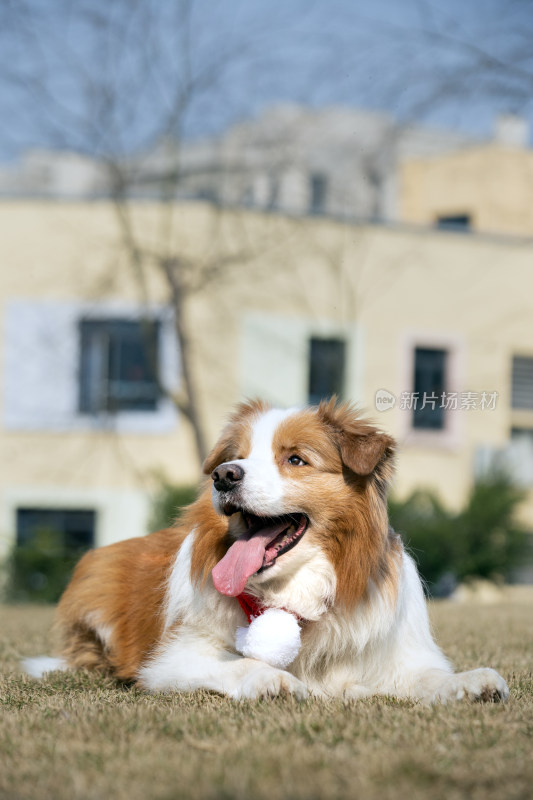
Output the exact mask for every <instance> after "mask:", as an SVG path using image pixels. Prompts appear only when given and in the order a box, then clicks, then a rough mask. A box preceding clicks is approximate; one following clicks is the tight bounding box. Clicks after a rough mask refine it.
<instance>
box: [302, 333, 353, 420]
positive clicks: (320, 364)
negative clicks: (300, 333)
mask: <svg viewBox="0 0 533 800" xmlns="http://www.w3.org/2000/svg"><path fill="white" fill-rule="evenodd" d="M345 350H346V343H345V342H344V341H343V340H342V339H319V338H312V339H311V340H310V343H309V392H308V394H309V403H311V404H315V403H319V402H320V401H321V400H323V399H324V398H327V397H331V396H332V395H333V394H337V395H339V396H340V397H342V395H343V392H344V366H345Z"/></svg>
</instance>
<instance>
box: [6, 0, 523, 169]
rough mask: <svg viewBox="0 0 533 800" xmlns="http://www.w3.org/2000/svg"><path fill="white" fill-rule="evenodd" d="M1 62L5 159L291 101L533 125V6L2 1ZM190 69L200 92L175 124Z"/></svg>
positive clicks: (440, 119)
mask: <svg viewBox="0 0 533 800" xmlns="http://www.w3.org/2000/svg"><path fill="white" fill-rule="evenodd" d="M185 19H188V21H189V22H188V25H184V20H185ZM0 52H1V53H2V60H1V62H0V63H1V64H2V65H3V66H0V116H1V118H2V120H3V121H4V124H3V125H2V126H1V130H0V159H2V160H7V159H10V158H13V157H16V156H17V154H20V152H21V151H23V150H24V149H25V148H27V147H36V146H37V147H39V146H41V147H60V148H61V147H68V148H73V149H77V150H80V151H84V152H95V153H99V154H100V155H105V154H107V153H116V152H120V153H126V152H132V151H138V150H142V149H145V148H146V147H149V146H150V145H151V144H152V143H153V142H154V141H155V140H156V139H157V138H158V137H159V136H160V135H161V131H162V130H163V129H165V130H168V131H170V132H173V133H175V134H176V135H177V134H178V133H179V134H181V135H185V136H187V137H202V136H209V135H211V134H213V133H218V132H220V131H221V130H223V129H224V128H225V127H227V126H228V125H229V124H231V123H232V122H234V121H235V120H238V119H242V118H244V117H247V116H250V115H253V114H257V113H258V112H259V111H260V110H261V109H262V108H264V107H266V106H269V105H272V104H275V103H280V102H297V103H305V104H309V105H312V106H317V107H320V106H326V105H332V104H342V105H348V106H353V107H364V108H374V109H383V110H386V111H390V112H391V113H393V114H395V115H397V116H400V117H402V118H404V119H413V120H416V121H418V122H420V121H425V122H428V123H432V124H439V125H442V126H445V127H452V128H457V129H460V130H464V131H469V132H472V133H475V134H478V135H488V133H489V132H490V127H491V124H492V121H493V118H494V116H495V114H496V113H497V112H498V111H513V112H516V113H521V114H523V115H525V116H527V117H528V118H533V114H532V105H531V97H533V3H532V2H531V0H469V2H465V1H464V0H462V2H459V0H447V2H446V3H442V2H434V0H374V2H373V3H372V4H369V3H366V2H360V1H359V0H195V1H194V2H192V1H191V2H188V0H113V2H112V3H110V2H109V0H54V1H53V2H50V0H17V1H16V2H15V1H14V0H12V2H8V1H7V0H6V2H4V3H3V4H2V5H1V7H0ZM185 52H188V53H189V58H188V59H185V58H184V57H183V54H184V53H185ZM186 72H188V74H189V75H191V76H192V77H193V79H197V80H199V81H200V85H199V88H198V89H196V90H195V91H194V92H193V95H192V98H191V99H190V100H189V101H188V102H187V103H185V104H184V106H183V109H184V111H183V113H180V114H177V115H175V117H173V114H172V110H173V108H175V100H176V97H177V96H178V94H177V93H178V90H179V87H180V81H182V80H183V79H184V74H185V73H186ZM205 73H207V75H205ZM202 75H204V78H205V81H204V82H203V83H202V80H201V78H202ZM6 123H7V124H6Z"/></svg>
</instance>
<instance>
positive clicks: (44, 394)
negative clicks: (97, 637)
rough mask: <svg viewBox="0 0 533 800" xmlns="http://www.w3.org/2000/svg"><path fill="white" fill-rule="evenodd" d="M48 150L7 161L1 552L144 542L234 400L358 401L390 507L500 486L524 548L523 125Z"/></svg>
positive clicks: (313, 115)
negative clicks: (389, 457) (385, 477)
mask: <svg viewBox="0 0 533 800" xmlns="http://www.w3.org/2000/svg"><path fill="white" fill-rule="evenodd" d="M99 35H100V34H99ZM178 127H179V126H178ZM52 143H53V145H54V146H53V147H52V146H50V139H49V137H46V136H43V137H42V141H37V140H34V141H32V142H29V143H28V145H27V146H25V147H23V148H19V149H18V150H17V153H16V155H15V156H13V157H10V158H9V159H5V160H4V163H1V164H0V197H1V198H2V199H1V202H0V263H1V264H2V267H1V271H0V309H1V315H2V327H1V333H0V353H1V367H2V369H1V413H2V416H1V421H0V451H1V453H2V460H1V462H0V558H4V559H5V558H7V557H8V555H9V553H10V552H11V549H12V547H13V546H14V545H16V544H18V545H19V546H23V545H25V544H27V543H28V542H31V541H32V540H33V539H34V538H35V536H36V535H37V533H38V532H39V531H42V530H45V529H53V530H55V531H59V532H60V534H61V537H62V538H61V541H62V542H63V543H64V545H65V548H66V549H69V548H70V549H71V550H72V551H74V550H79V549H83V548H85V547H89V546H94V545H96V546H99V545H103V544H108V543H110V542H113V541H117V540H119V539H122V538H126V537H129V536H139V535H143V534H144V533H146V532H147V530H148V528H149V526H150V524H151V519H152V517H153V515H152V506H153V500H154V497H155V496H156V495H157V492H158V491H159V489H160V486H161V484H162V483H164V484H168V485H175V486H191V485H194V484H196V483H197V481H198V476H199V474H200V471H201V463H202V460H203V458H204V457H205V455H206V452H207V451H208V449H209V447H210V446H211V445H212V444H213V443H214V441H215V438H216V436H217V435H218V433H219V431H220V427H221V426H222V425H223V423H224V419H225V418H226V416H227V414H228V413H229V411H230V410H231V408H232V407H233V406H234V405H235V403H237V402H238V401H239V400H241V399H243V398H246V397H262V398H265V399H266V400H268V401H271V402H272V403H274V404H279V405H282V406H289V405H302V404H305V403H308V402H311V403H315V402H318V401H319V400H320V399H321V398H324V397H328V396H331V395H332V394H338V395H339V396H340V397H341V398H343V399H346V400H351V401H353V402H354V403H357V404H358V405H360V406H361V407H363V408H365V409H367V410H368V412H369V414H370V416H372V417H373V418H374V420H376V421H377V422H378V423H379V424H380V425H382V426H383V427H384V428H385V429H386V430H387V431H389V432H390V433H392V434H393V435H394V436H395V437H396V438H397V439H398V442H399V456H398V474H397V478H396V482H395V485H394V493H395V495H396V496H397V497H398V498H406V497H407V496H409V495H410V494H411V493H412V492H413V491H414V490H418V489H421V488H422V489H424V488H426V489H431V490H432V491H433V492H435V493H436V495H437V496H438V497H439V498H440V500H441V501H442V503H443V504H444V505H445V506H446V507H447V508H449V509H451V510H456V511H458V510H459V509H460V508H462V507H463V505H464V504H465V502H466V500H467V498H468V495H469V492H470V490H471V488H472V486H473V485H474V483H475V482H476V480H478V479H480V478H483V476H486V475H488V474H490V473H491V471H492V472H493V471H494V470H500V471H504V472H505V473H506V474H507V475H508V476H510V478H511V479H512V481H513V482H514V483H515V484H516V485H517V486H518V487H520V488H521V489H523V490H524V492H525V501H524V502H522V504H521V505H520V509H519V514H520V518H521V520H522V523H523V525H525V526H526V528H527V529H528V530H530V531H533V489H532V487H533V280H532V272H531V270H532V263H533V211H532V209H533V152H532V150H531V149H530V130H529V121H528V118H527V116H522V115H521V114H520V113H518V112H517V111H513V113H508V112H506V113H503V112H502V111H501V109H496V111H495V113H494V114H493V121H492V129H491V131H490V133H485V134H482V133H481V132H480V131H479V130H478V131H475V130H474V131H472V130H470V131H468V130H464V129H462V130H460V129H456V130H453V129H452V128H451V127H450V128H446V127H445V126H444V125H442V124H440V125H438V126H437V125H435V124H434V123H433V124H428V122H426V121H423V120H422V121H416V120H415V121H413V119H410V120H407V121H406V120H405V119H403V120H402V121H400V119H399V118H398V116H396V115H395V114H394V113H392V112H389V111H388V110H386V109H383V110H374V109H372V110H365V109H364V108H356V107H354V105H353V104H352V105H351V106H350V105H348V104H346V103H345V104H341V103H338V102H337V103H335V104H329V105H328V104H322V105H321V106H319V107H317V106H316V104H314V105H311V104H307V105H305V104H302V103H296V102H294V101H293V102H276V103H272V104H271V105H268V104H265V105H263V106H262V107H261V108H260V109H259V110H258V111H257V113H249V114H248V115H247V116H242V115H241V117H240V118H239V119H237V120H232V121H230V122H229V123H228V124H226V125H224V126H223V127H222V129H221V130H220V131H217V132H215V133H206V132H205V131H204V132H203V133H202V135H196V136H192V137H189V138H187V137H185V138H183V137H181V136H179V135H178V133H177V132H176V130H175V129H174V128H173V127H172V125H169V126H166V127H165V126H162V128H161V130H159V135H157V136H152V137H151V140H150V142H149V145H147V146H143V147H137V148H131V147H126V148H124V150H123V151H122V152H117V151H115V150H113V149H112V148H109V149H108V150H105V151H104V150H102V147H100V146H99V147H96V146H95V147H94V148H93V150H91V148H89V147H82V146H79V147H71V146H69V139H68V137H67V138H57V137H56V139H55V141H54V142H52ZM516 575H518V573H516ZM527 575H528V573H527V570H525V571H523V572H522V573H521V577H522V578H524V577H527Z"/></svg>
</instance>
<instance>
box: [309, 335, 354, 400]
mask: <svg viewBox="0 0 533 800" xmlns="http://www.w3.org/2000/svg"><path fill="white" fill-rule="evenodd" d="M313 343H320V344H325V343H327V344H328V345H332V344H335V345H340V348H339V350H340V351H341V353H340V355H341V360H342V364H341V368H340V376H339V378H338V385H337V387H336V388H332V391H328V392H326V393H322V392H321V393H320V394H319V393H315V392H313V391H312V388H313V386H312V379H313ZM307 347H308V351H307V352H308V369H307V402H308V404H309V405H317V404H318V403H319V402H320V400H327V399H328V398H330V397H332V396H333V395H337V396H338V397H339V398H341V399H342V397H343V396H344V394H345V390H346V374H347V357H348V343H347V341H346V339H345V338H344V337H342V336H318V335H317V334H312V335H310V336H309V338H308V343H307Z"/></svg>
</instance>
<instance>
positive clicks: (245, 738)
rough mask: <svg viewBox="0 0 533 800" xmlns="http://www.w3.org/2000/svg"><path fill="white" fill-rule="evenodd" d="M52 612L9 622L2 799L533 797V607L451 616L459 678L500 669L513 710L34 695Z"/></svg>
mask: <svg viewBox="0 0 533 800" xmlns="http://www.w3.org/2000/svg"><path fill="white" fill-rule="evenodd" d="M52 613H53V612H52V610H51V609H49V608H42V607H15V608H13V607H3V608H0V615H1V625H2V643H1V650H0V704H1V706H2V714H1V716H0V798H9V800H16V799H17V798H28V800H29V799H30V798H31V800H40V798H50V799H51V800H52V799H53V800H63V798H65V800H66V799H67V798H68V800H77V799H83V800H86V799H89V798H91V799H92V798H94V799H95V800H96V799H98V800H103V799H104V800H105V799H107V798H113V800H122V799H124V800H126V799H127V800H137V798H139V800H141V798H142V799H143V800H147V799H151V798H157V799H158V800H163V799H165V800H166V799H167V798H169V799H170V798H228V799H229V798H239V800H240V799H241V798H242V800H245V798H246V800H256V798H259V799H262V798H265V800H266V799H267V798H268V800H276V799H277V798H291V800H292V799H293V798H295V799H297V798H302V799H303V798H305V799H306V800H312V799H313V798H328V800H330V799H331V800H335V798H364V800H374V798H376V800H378V798H379V800H387V798H408V800H417V798H424V800H426V798H428V797H431V798H432V800H438V799H439V798H442V799H443V800H444V799H445V800H455V798H471V799H472V800H477V799H479V800H507V799H508V798H509V800H511V798H531V796H532V793H533V635H532V634H533V603H532V600H531V594H529V593H528V592H522V593H517V594H516V595H512V596H511V597H510V599H507V600H506V601H505V602H499V603H498V604H497V605H491V606H476V605H460V604H453V603H451V602H439V603H435V604H434V605H432V608H431V616H432V620H433V624H434V628H435V631H436V634H437V638H438V641H439V642H440V643H441V645H442V646H443V647H444V649H445V651H446V652H447V654H448V655H449V656H450V657H451V658H452V660H453V661H454V662H455V663H456V665H457V666H458V667H460V668H468V667H475V666H492V667H495V668H496V669H497V670H498V671H500V672H501V673H502V674H503V675H504V677H505V678H506V679H507V681H508V683H509V685H510V689H511V698H510V700H509V702H508V703H507V704H506V705H481V704H459V705H453V706H436V707H431V708H425V707H421V706H418V705H415V704H413V703H410V702H402V703H399V702H397V701H393V700H390V699H388V698H381V699H374V700H368V701H361V702H357V703H352V704H350V705H349V706H344V705H343V704H342V703H339V702H331V703H324V702H317V701H314V700H311V701H307V702H305V703H302V704H298V703H296V702H294V701H292V700H291V699H282V698H278V699H275V700H271V701H264V702H254V703H233V702H231V701H229V700H226V699H225V698H222V697H218V696H216V695H212V694H209V693H203V692H198V693H194V694H189V695H181V696H179V695H152V696H150V695H147V694H144V693H143V692H140V691H138V690H136V689H129V688H123V687H117V686H116V685H115V684H114V683H113V682H112V681H110V680H108V679H103V678H99V677H96V676H93V675H88V674H85V673H75V674H60V673H56V674H55V675H51V676H49V677H48V679H47V680H45V681H43V682H35V681H33V680H31V679H29V678H27V677H25V676H23V675H21V674H20V671H19V668H18V660H19V658H20V657H21V656H26V655H35V654H42V653H48V652H50V639H49V634H48V631H49V625H50V622H51V618H52Z"/></svg>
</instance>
